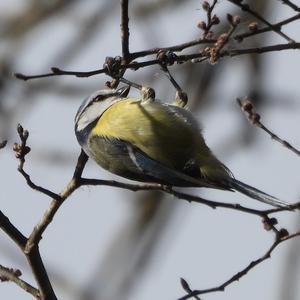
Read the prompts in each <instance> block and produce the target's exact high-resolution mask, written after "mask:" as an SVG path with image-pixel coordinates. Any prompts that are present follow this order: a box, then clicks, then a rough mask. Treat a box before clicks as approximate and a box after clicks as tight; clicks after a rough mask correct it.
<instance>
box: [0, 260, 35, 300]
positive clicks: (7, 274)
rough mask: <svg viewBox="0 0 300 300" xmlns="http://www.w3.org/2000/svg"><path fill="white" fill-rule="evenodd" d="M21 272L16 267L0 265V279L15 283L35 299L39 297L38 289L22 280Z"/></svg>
mask: <svg viewBox="0 0 300 300" xmlns="http://www.w3.org/2000/svg"><path fill="white" fill-rule="evenodd" d="M21 275H22V272H21V271H20V270H18V269H11V268H6V267H4V266H1V265H0V281H2V282H4V281H11V282H14V283H15V284H17V285H18V286H19V287H20V288H22V289H23V290H24V291H26V292H27V293H29V294H31V295H32V296H33V297H35V298H36V299H40V292H39V290H38V289H36V288H35V287H33V286H32V285H30V284H29V283H27V282H26V281H24V280H22V279H21V278H20V276H21Z"/></svg>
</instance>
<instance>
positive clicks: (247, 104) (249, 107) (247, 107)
mask: <svg viewBox="0 0 300 300" xmlns="http://www.w3.org/2000/svg"><path fill="white" fill-rule="evenodd" d="M237 102H238V104H239V106H240V108H241V109H242V111H244V112H245V114H246V116H247V119H248V121H249V122H250V123H251V124H252V125H254V126H256V127H258V128H260V129H262V130H263V131H265V132H266V133H267V134H268V135H269V136H270V137H271V139H273V140H275V141H276V142H278V143H280V144H281V145H282V146H284V147H285V148H287V149H289V150H290V151H292V152H294V153H295V154H296V155H298V156H300V151H299V150H298V149H296V148H295V147H294V146H292V145H291V144H290V143H289V142H287V141H285V140H283V139H281V138H280V137H279V136H278V135H276V134H275V133H274V132H272V131H271V130H270V129H268V128H267V127H266V126H265V125H264V124H263V123H262V122H261V121H260V115H259V114H258V113H256V112H254V108H253V104H252V102H251V101H250V100H249V99H247V98H246V99H243V100H241V99H239V98H237Z"/></svg>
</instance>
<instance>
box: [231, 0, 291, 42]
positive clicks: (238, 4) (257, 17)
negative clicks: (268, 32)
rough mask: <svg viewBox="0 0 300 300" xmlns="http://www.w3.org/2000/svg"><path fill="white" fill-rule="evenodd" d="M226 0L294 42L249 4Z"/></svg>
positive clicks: (236, 0)
mask: <svg viewBox="0 0 300 300" xmlns="http://www.w3.org/2000/svg"><path fill="white" fill-rule="evenodd" d="M227 1H229V2H231V3H233V4H235V5H236V6H238V7H239V8H240V9H241V10H243V11H246V12H247V13H249V14H250V15H252V16H253V17H255V18H256V19H258V20H259V21H261V22H262V23H264V24H266V25H267V26H269V27H270V28H272V30H273V31H274V32H276V33H277V34H279V35H280V36H281V37H283V38H284V39H285V40H287V41H288V42H289V43H294V42H295V41H294V40H293V39H291V38H290V37H289V36H287V35H286V34H285V33H283V32H282V31H281V30H280V28H278V27H276V26H274V25H273V24H271V23H270V22H268V21H267V20H266V19H265V18H264V17H262V16H261V15H260V14H259V13H258V12H257V11H255V10H253V9H251V8H250V6H249V4H243V3H242V1H240V0H227Z"/></svg>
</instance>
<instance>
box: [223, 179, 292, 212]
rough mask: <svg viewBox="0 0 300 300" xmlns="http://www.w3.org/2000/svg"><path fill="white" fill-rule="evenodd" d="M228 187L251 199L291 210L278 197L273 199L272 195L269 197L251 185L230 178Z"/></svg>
mask: <svg viewBox="0 0 300 300" xmlns="http://www.w3.org/2000/svg"><path fill="white" fill-rule="evenodd" d="M228 185H229V187H230V188H232V189H234V190H236V191H238V192H240V193H242V194H245V195H247V196H248V197H250V198H253V199H256V200H258V201H261V202H264V203H267V204H270V205H272V206H276V207H280V208H289V204H288V203H286V202H284V201H281V200H279V199H277V198H276V197H273V196H271V195H268V194H266V193H264V192H262V191H260V190H258V189H256V188H254V187H252V186H250V185H247V184H245V183H243V182H241V181H238V180H236V179H234V178H230V179H229V180H228Z"/></svg>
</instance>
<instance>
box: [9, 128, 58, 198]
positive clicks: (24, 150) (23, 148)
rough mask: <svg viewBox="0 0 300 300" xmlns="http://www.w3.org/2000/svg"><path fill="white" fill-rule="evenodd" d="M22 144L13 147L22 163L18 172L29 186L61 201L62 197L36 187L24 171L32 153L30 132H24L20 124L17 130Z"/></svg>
mask: <svg viewBox="0 0 300 300" xmlns="http://www.w3.org/2000/svg"><path fill="white" fill-rule="evenodd" d="M17 131H18V134H19V137H20V140H21V143H20V144H18V143H15V144H14V146H13V150H14V151H15V153H16V158H18V159H19V161H20V163H19V166H18V171H19V172H20V173H21V174H22V175H23V177H24V178H25V179H26V182H27V184H28V185H29V186H30V187H31V188H32V189H34V190H36V191H39V192H41V193H43V194H45V195H46V196H49V197H51V198H56V199H57V200H60V196H59V195H57V194H55V193H53V192H51V191H50V190H48V189H45V188H43V187H41V186H38V185H36V184H35V183H34V182H33V181H32V180H31V178H30V176H29V175H28V174H27V173H26V172H25V170H24V163H25V157H26V155H27V154H28V153H29V152H30V148H29V147H28V146H27V139H28V137H29V132H28V131H27V130H24V129H23V127H22V126H21V125H20V124H18V128H17Z"/></svg>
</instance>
